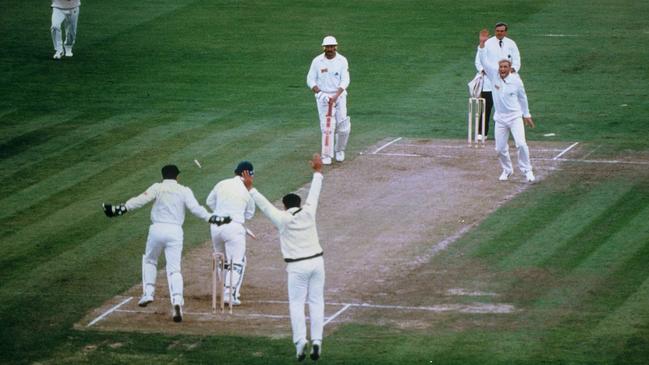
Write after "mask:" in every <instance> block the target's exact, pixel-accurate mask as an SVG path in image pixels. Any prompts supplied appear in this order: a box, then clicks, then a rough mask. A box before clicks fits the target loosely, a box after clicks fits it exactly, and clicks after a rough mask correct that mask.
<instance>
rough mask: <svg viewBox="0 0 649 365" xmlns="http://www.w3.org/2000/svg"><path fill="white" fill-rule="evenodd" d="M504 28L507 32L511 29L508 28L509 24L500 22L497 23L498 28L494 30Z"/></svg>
mask: <svg viewBox="0 0 649 365" xmlns="http://www.w3.org/2000/svg"><path fill="white" fill-rule="evenodd" d="M503 26H504V27H505V30H507V29H508V28H509V27H508V26H507V23H505V22H498V23H496V26H495V27H494V29H495V28H498V27H503Z"/></svg>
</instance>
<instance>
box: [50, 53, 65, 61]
mask: <svg viewBox="0 0 649 365" xmlns="http://www.w3.org/2000/svg"><path fill="white" fill-rule="evenodd" d="M61 57H63V51H56V52H54V56H52V58H54V59H55V60H60V59H61Z"/></svg>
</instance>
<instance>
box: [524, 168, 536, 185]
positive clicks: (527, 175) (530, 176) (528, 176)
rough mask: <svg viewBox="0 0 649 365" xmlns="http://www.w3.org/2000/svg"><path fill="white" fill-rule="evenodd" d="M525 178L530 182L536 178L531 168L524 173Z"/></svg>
mask: <svg viewBox="0 0 649 365" xmlns="http://www.w3.org/2000/svg"><path fill="white" fill-rule="evenodd" d="M525 180H527V182H530V183H531V182H534V180H536V178H535V177H534V173H533V172H532V170H530V171H528V172H526V173H525Z"/></svg>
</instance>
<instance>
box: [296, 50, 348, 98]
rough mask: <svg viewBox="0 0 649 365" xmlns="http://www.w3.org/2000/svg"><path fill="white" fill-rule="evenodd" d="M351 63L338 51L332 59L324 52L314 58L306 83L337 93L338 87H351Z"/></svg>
mask: <svg viewBox="0 0 649 365" xmlns="http://www.w3.org/2000/svg"><path fill="white" fill-rule="evenodd" d="M349 82H350V79H349V64H348V63H347V58H345V56H343V55H341V54H340V53H336V56H335V57H334V58H332V59H328V58H327V57H325V54H324V53H322V54H320V55H318V56H317V57H316V58H314V59H313V61H312V62H311V67H310V68H309V73H308V74H307V75H306V84H307V85H308V86H309V89H313V87H314V86H316V85H318V87H319V88H320V90H322V91H324V92H326V93H335V92H337V91H338V88H342V89H344V90H345V92H346V90H347V88H348V87H349Z"/></svg>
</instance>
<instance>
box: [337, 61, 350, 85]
mask: <svg viewBox="0 0 649 365" xmlns="http://www.w3.org/2000/svg"><path fill="white" fill-rule="evenodd" d="M350 81H351V80H350V79H349V63H348V62H347V58H343V62H342V73H341V75H340V85H339V87H341V88H343V89H345V90H347V88H348V87H349V82H350Z"/></svg>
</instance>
